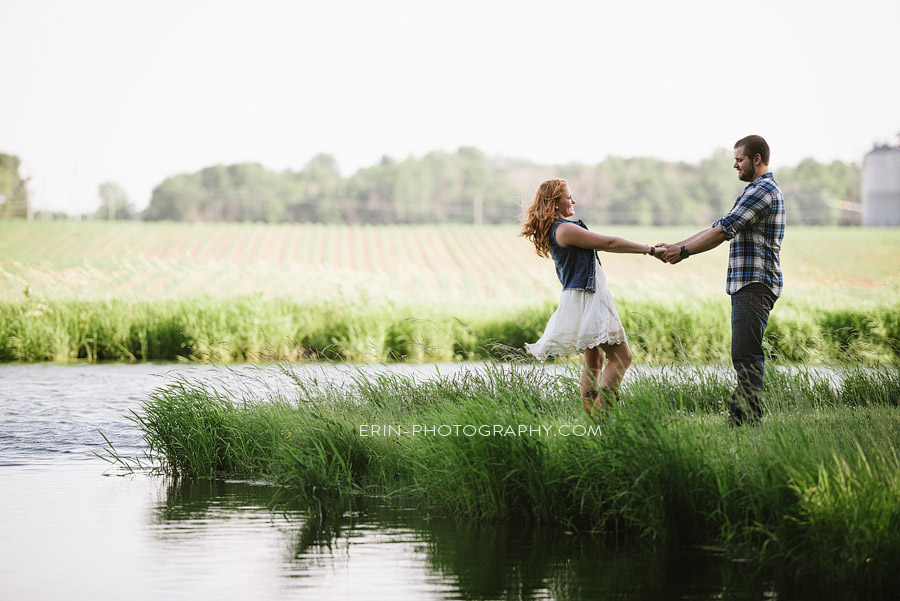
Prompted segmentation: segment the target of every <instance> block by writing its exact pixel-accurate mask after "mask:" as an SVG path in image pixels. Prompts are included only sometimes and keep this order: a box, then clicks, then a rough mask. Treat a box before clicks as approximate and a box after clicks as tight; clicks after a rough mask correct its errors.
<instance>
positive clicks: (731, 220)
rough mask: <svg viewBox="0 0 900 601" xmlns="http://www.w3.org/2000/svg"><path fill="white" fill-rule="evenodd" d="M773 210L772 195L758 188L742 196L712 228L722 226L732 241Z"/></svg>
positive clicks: (726, 235)
mask: <svg viewBox="0 0 900 601" xmlns="http://www.w3.org/2000/svg"><path fill="white" fill-rule="evenodd" d="M771 210H772V195H771V194H769V192H768V191H767V190H765V189H763V188H757V189H755V190H752V191H750V192H749V194H745V195H743V196H741V198H739V199H738V201H737V202H736V203H734V206H733V207H732V208H731V210H730V211H729V212H728V213H727V214H726V215H725V216H724V217H722V218H721V219H717V220H716V221H714V222H713V224H712V226H711V227H719V226H721V227H722V231H724V232H725V237H726V238H727V239H729V240H731V239H732V238H734V237H735V236H736V235H737V233H738V232H740V231H741V230H743V229H745V228H746V227H747V226H749V225H752V224H753V222H755V221H756V220H757V219H759V217H761V216H763V215H767V214H768V213H769V212H771Z"/></svg>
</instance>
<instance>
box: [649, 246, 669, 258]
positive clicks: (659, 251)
mask: <svg viewBox="0 0 900 601" xmlns="http://www.w3.org/2000/svg"><path fill="white" fill-rule="evenodd" d="M668 246H669V245H668V244H666V243H665V242H660V243H659V244H655V245H653V256H654V257H655V258H657V259H659V260H660V261H662V262H663V263H665V262H666V260H665V259H663V253H664V252H666V248H667V247H668Z"/></svg>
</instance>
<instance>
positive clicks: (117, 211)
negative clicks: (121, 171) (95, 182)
mask: <svg viewBox="0 0 900 601" xmlns="http://www.w3.org/2000/svg"><path fill="white" fill-rule="evenodd" d="M97 194H98V195H99V196H100V208H98V209H97V212H96V213H94V218H95V219H108V220H109V221H116V220H117V219H118V220H128V219H134V218H135V217H137V212H136V211H135V209H134V205H133V204H132V203H131V202H130V201H129V200H128V195H127V194H126V193H125V190H124V189H123V188H122V186H120V185H119V184H117V183H116V182H112V181H107V182H103V183H102V184H100V186H98V188H97Z"/></svg>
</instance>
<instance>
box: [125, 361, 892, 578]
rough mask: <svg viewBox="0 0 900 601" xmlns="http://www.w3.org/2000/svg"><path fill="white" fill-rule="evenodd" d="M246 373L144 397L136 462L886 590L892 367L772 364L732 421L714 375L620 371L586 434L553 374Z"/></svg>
mask: <svg viewBox="0 0 900 601" xmlns="http://www.w3.org/2000/svg"><path fill="white" fill-rule="evenodd" d="M273 369H277V370H278V371H277V372H275V375H273V371H272V370H273ZM261 373H266V374H268V375H266V376H265V377H261V378H259V379H258V382H257V384H254V385H253V386H248V387H247V388H246V389H245V390H244V391H243V392H238V393H234V392H228V391H227V389H224V388H216V387H215V386H213V385H210V384H209V383H208V382H201V381H190V380H184V379H182V380H179V381H177V382H175V383H173V384H171V385H169V386H168V387H165V388H161V389H159V390H157V391H155V392H154V393H153V395H152V396H151V398H150V399H149V400H148V401H147V402H146V403H145V405H144V407H143V408H142V410H141V411H140V412H138V414H137V415H136V416H135V419H136V420H137V421H138V423H139V424H140V425H141V427H143V429H144V431H145V436H146V439H147V443H148V448H149V453H150V455H151V460H152V461H154V462H155V463H156V464H157V465H159V466H160V467H162V468H163V469H166V470H169V471H172V472H176V473H179V474H184V475H225V474H228V475H236V476H240V477H248V478H261V477H262V478H265V479H268V480H270V481H272V482H275V483H278V484H280V485H282V487H283V489H282V490H283V494H284V496H285V497H288V498H290V499H292V500H298V501H300V502H302V503H305V504H306V505H307V506H309V507H310V508H313V509H316V510H317V511H319V512H321V513H323V514H328V513H340V512H342V511H345V510H346V509H347V508H349V507H352V506H353V503H354V499H357V498H360V495H378V496H380V497H385V498H391V497H399V498H402V499H403V502H404V503H418V504H420V505H421V506H423V507H425V508H428V509H429V510H431V511H435V512H440V513H444V514H449V515H460V516H466V517H470V518H478V519H516V520H523V521H528V522H530V523H551V524H559V525H564V526H565V527H567V528H578V529H582V530H598V531H599V530H602V531H610V530H615V531H618V532H622V533H637V534H640V535H642V536H643V537H646V538H650V539H655V540H662V541H675V542H678V543H681V544H714V545H720V546H723V547H724V548H725V549H726V550H727V551H728V552H729V553H731V554H733V555H736V556H740V557H744V558H749V559H752V560H754V561H758V562H759V563H760V565H771V566H774V567H775V568H776V570H777V571H780V572H781V573H782V575H783V576H785V577H790V578H794V579H797V580H798V581H802V582H818V583H819V584H822V583H825V585H828V584H829V583H839V584H849V583H853V584H855V585H859V584H861V585H863V586H866V587H874V588H879V587H891V586H894V587H896V586H900V579H898V576H897V574H898V573H900V570H898V568H900V540H898V537H900V462H898V453H897V448H898V443H900V413H898V411H897V408H898V406H900V372H898V370H897V369H896V368H895V367H891V368H881V369H877V370H862V369H855V370H850V371H847V372H821V373H819V372H815V371H812V370H805V369H784V368H779V369H774V368H773V369H771V370H770V371H769V373H768V375H767V395H766V405H767V412H766V416H765V418H764V419H763V421H762V423H761V424H760V425H758V426H752V427H744V428H738V429H730V428H729V427H728V425H727V420H726V417H725V411H726V408H727V399H728V395H729V394H730V388H731V386H730V379H729V377H728V374H727V373H722V372H721V371H717V370H688V369H684V368H667V369H662V370H655V371H650V370H648V371H646V372H645V373H643V374H641V373H640V372H636V373H635V374H632V375H630V376H629V377H628V379H627V380H626V386H625V388H624V390H623V394H622V403H621V405H620V406H619V407H617V408H616V409H615V410H613V411H612V412H611V413H610V414H609V415H608V417H607V418H606V420H605V421H603V422H600V423H595V422H592V421H590V420H588V419H587V418H586V417H585V416H584V415H583V413H582V410H581V407H580V399H579V398H578V390H577V385H576V377H577V374H575V373H569V372H568V371H566V370H547V369H544V368H540V367H535V366H528V365H520V366H509V365H507V366H502V365H493V364H487V365H485V366H482V367H481V368H480V369H463V370H460V371H458V372H457V373H456V374H454V375H451V376H441V375H440V374H435V375H434V376H432V377H430V378H428V379H422V378H417V377H413V376H404V375H398V374H392V373H390V372H387V371H384V372H378V371H374V372H373V371H372V370H363V369H359V370H358V371H353V372H350V373H351V375H350V377H349V379H344V380H343V381H341V382H332V381H329V380H327V379H325V378H320V377H318V376H316V375H298V373H297V372H295V371H294V370H293V369H292V368H291V367H290V366H287V365H285V364H280V365H278V366H277V367H276V368H268V369H267V370H264V372H261ZM276 383H277V385H276ZM254 386H255V387H256V388H254ZM251 389H252V392H248V391H250V390H251ZM266 399H267V400H266Z"/></svg>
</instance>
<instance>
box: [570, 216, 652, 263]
mask: <svg viewBox="0 0 900 601" xmlns="http://www.w3.org/2000/svg"><path fill="white" fill-rule="evenodd" d="M556 242H557V243H558V244H559V245H560V246H577V247H578V248H590V249H593V250H600V251H604V252H610V253H631V254H637V255H646V254H650V251H651V249H653V247H652V246H650V245H648V244H641V243H640V242H632V241H631V240H627V239H625V238H619V237H618V236H604V235H603V234H597V233H595V232H591V231H588V230H586V229H584V228H583V227H579V226H577V225H574V224H571V223H563V224H561V225H560V226H559V227H558V228H556ZM654 254H656V253H654Z"/></svg>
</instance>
